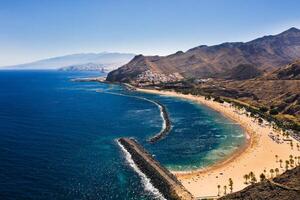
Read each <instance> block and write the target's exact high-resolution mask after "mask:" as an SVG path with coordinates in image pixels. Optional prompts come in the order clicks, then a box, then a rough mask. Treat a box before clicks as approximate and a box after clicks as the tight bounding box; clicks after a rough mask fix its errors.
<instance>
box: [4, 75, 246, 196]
mask: <svg viewBox="0 0 300 200" xmlns="http://www.w3.org/2000/svg"><path fill="white" fill-rule="evenodd" d="M99 75H101V74H99V73H95V72H90V73H87V72H85V73H83V72H58V71H0V199H3V200H17V199H24V200H25V199H26V200H35V199H36V200H53V199H57V200H60V199H61V200H62V199H63V200H77V199H78V200H79V199H91V200H102V199H103V200H109V199H113V200H122V199H138V200H141V199H147V200H151V199H158V198H160V197H159V195H158V194H154V193H153V191H154V190H153V188H152V186H151V184H149V183H148V182H147V180H146V179H145V178H144V177H142V175H141V174H139V173H137V172H136V171H135V170H134V169H133V168H132V166H131V164H130V163H128V160H127V159H126V155H125V154H124V152H123V151H122V150H121V148H120V146H119V145H118V144H117V143H116V138H119V137H124V136H127V137H134V138H136V139H137V140H138V141H139V142H140V143H141V144H142V145H144V146H145V148H146V149H147V150H149V151H150V152H151V153H152V154H153V155H154V156H155V158H156V159H157V160H159V161H160V162H161V163H162V164H163V165H164V166H166V167H167V168H169V169H171V170H191V169H196V168H201V167H206V166H208V165H211V164H213V163H216V162H218V161H219V160H221V159H223V158H224V157H225V156H226V155H229V154H230V153H232V152H233V151H234V150H235V149H236V148H238V146H240V145H242V144H243V143H244V141H245V137H244V134H243V130H242V128H241V127H240V126H239V125H237V124H235V123H233V122H232V121H230V120H228V119H226V118H225V117H223V116H222V115H220V114H219V113H217V112H215V111H213V110H211V109H209V108H207V107H204V106H200V105H198V104H195V103H193V102H191V101H187V100H184V99H179V98H173V97H166V96H159V95H153V94H142V93H135V92H129V91H126V90H125V89H124V88H123V87H122V86H120V85H109V84H102V83H96V82H73V81H71V79H72V78H78V77H91V76H99ZM139 97H143V98H147V99H150V100H155V101H159V102H160V103H162V104H164V105H165V106H166V108H167V110H168V112H169V115H170V120H171V123H172V130H171V132H170V133H169V135H168V136H167V137H166V138H164V139H163V140H161V141H159V142H157V143H155V144H149V143H148V142H147V139H148V138H149V137H151V136H153V135H154V134H156V133H158V132H159V131H160V130H161V127H162V118H161V116H160V111H159V109H158V107H157V105H155V104H153V103H151V102H150V101H146V100H143V99H142V98H139Z"/></svg>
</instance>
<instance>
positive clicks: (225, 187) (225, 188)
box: [224, 185, 227, 195]
mask: <svg viewBox="0 0 300 200" xmlns="http://www.w3.org/2000/svg"><path fill="white" fill-rule="evenodd" d="M226 190H227V186H226V185H224V195H226V194H227V192H226Z"/></svg>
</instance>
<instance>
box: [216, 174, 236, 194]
mask: <svg viewBox="0 0 300 200" xmlns="http://www.w3.org/2000/svg"><path fill="white" fill-rule="evenodd" d="M228 182H229V183H228V186H229V190H230V193H232V191H233V181H232V179H231V178H229V179H228ZM220 189H221V185H218V196H220V195H221V191H220ZM223 189H224V195H226V194H227V185H224V186H223Z"/></svg>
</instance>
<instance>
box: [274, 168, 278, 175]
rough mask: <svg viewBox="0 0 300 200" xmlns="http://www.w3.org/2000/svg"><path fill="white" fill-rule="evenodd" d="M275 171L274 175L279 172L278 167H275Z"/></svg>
mask: <svg viewBox="0 0 300 200" xmlns="http://www.w3.org/2000/svg"><path fill="white" fill-rule="evenodd" d="M275 173H276V176H278V173H279V169H278V168H276V169H275Z"/></svg>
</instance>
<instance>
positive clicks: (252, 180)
mask: <svg viewBox="0 0 300 200" xmlns="http://www.w3.org/2000/svg"><path fill="white" fill-rule="evenodd" d="M256 182H257V180H256V178H255V175H253V176H252V177H251V184H252V185H253V184H254V183H256Z"/></svg>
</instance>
